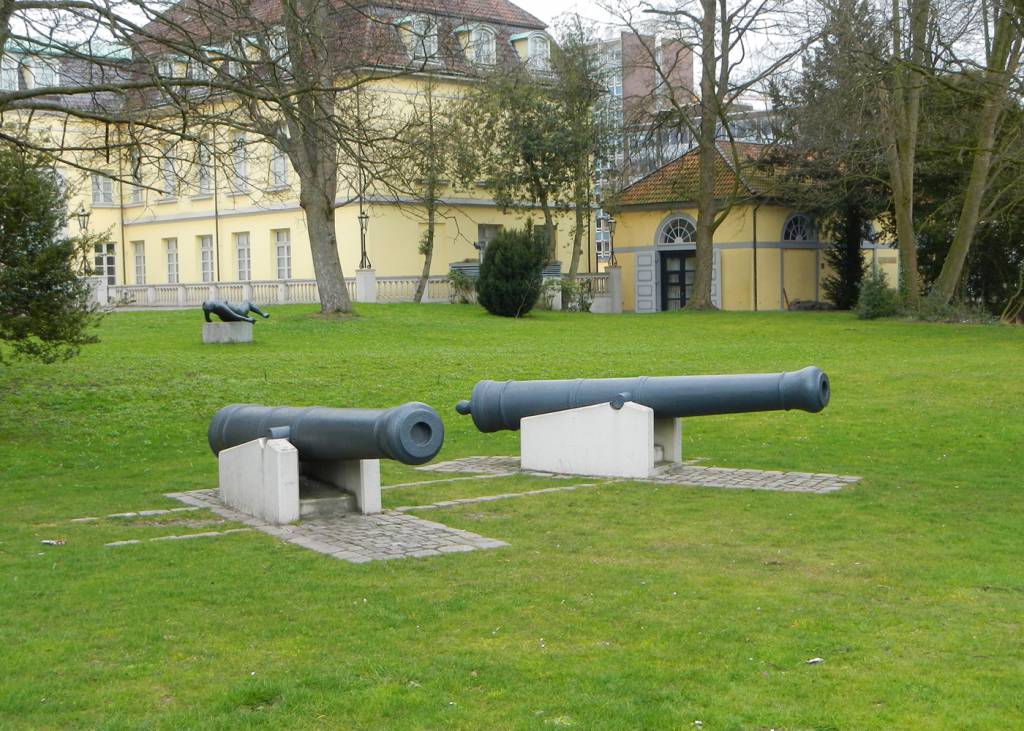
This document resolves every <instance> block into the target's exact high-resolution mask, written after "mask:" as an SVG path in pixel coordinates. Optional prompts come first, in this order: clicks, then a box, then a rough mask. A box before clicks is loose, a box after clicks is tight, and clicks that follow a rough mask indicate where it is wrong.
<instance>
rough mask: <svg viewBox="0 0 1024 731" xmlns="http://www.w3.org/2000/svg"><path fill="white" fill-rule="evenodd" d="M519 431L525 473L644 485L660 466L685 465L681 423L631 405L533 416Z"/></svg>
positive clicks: (525, 421)
mask: <svg viewBox="0 0 1024 731" xmlns="http://www.w3.org/2000/svg"><path fill="white" fill-rule="evenodd" d="M520 429H521V431H520V440H519V443H520V455H521V457H520V463H521V465H522V468H523V469H524V470H537V471H538V472H558V473H562V474H575V475H592V476H595V477H631V478H635V479H644V478H648V477H651V476H652V475H653V474H654V465H655V462H660V461H662V460H667V461H670V462H679V461H681V460H682V423H681V420H680V419H655V418H654V411H652V410H651V409H650V408H648V407H646V406H642V405H641V404H637V403H634V402H632V401H627V402H626V403H625V404H623V406H622V408H621V409H614V408H612V406H611V405H610V404H595V405H594V406H584V407H582V408H579V409H569V410H567V411H558V412H555V413H552V414H538V415H537V416H528V417H526V418H525V419H523V420H522V421H521V423H520Z"/></svg>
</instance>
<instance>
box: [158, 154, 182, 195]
mask: <svg viewBox="0 0 1024 731" xmlns="http://www.w3.org/2000/svg"><path fill="white" fill-rule="evenodd" d="M175 154H176V149H175V146H174V145H168V146H167V147H166V148H164V154H163V155H162V156H161V157H160V192H161V193H162V194H163V199H164V200H169V201H171V200H174V199H175V198H177V197H178V176H177V172H176V171H175V169H174V156H175Z"/></svg>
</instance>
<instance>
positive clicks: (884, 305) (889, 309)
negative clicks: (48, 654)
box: [857, 271, 900, 320]
mask: <svg viewBox="0 0 1024 731" xmlns="http://www.w3.org/2000/svg"><path fill="white" fill-rule="evenodd" d="M899 309H900V298H899V294H898V293H897V292H896V290H895V289H893V288H892V287H890V286H889V283H888V282H887V281H886V279H885V274H883V273H882V272H880V271H875V272H870V273H868V274H866V275H865V276H864V278H863V279H862V280H861V282H860V296H859V297H858V298H857V317H859V318H861V319H862V320H873V319H875V318H876V317H892V316H893V315H895V314H897V313H898V312H899Z"/></svg>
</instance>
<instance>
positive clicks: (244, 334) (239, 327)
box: [203, 321, 253, 345]
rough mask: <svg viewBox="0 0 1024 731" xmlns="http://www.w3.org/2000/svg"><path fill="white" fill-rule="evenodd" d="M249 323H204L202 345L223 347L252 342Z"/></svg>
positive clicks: (250, 324)
mask: <svg viewBox="0 0 1024 731" xmlns="http://www.w3.org/2000/svg"><path fill="white" fill-rule="evenodd" d="M252 329H253V328H252V323H251V322H243V321H239V322H204V323H203V343H205V344H206V345H225V344H228V345H229V344H233V343H251V342H252Z"/></svg>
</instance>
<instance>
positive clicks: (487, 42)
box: [469, 25, 498, 66]
mask: <svg viewBox="0 0 1024 731" xmlns="http://www.w3.org/2000/svg"><path fill="white" fill-rule="evenodd" d="M469 51H470V57H471V59H472V61H473V63H475V64H478V65H480V66H493V65H494V64H495V63H497V62H498V35H497V33H495V32H494V30H493V29H492V28H490V27H489V26H486V25H478V26H476V27H475V28H473V30H471V31H470V32H469Z"/></svg>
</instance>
